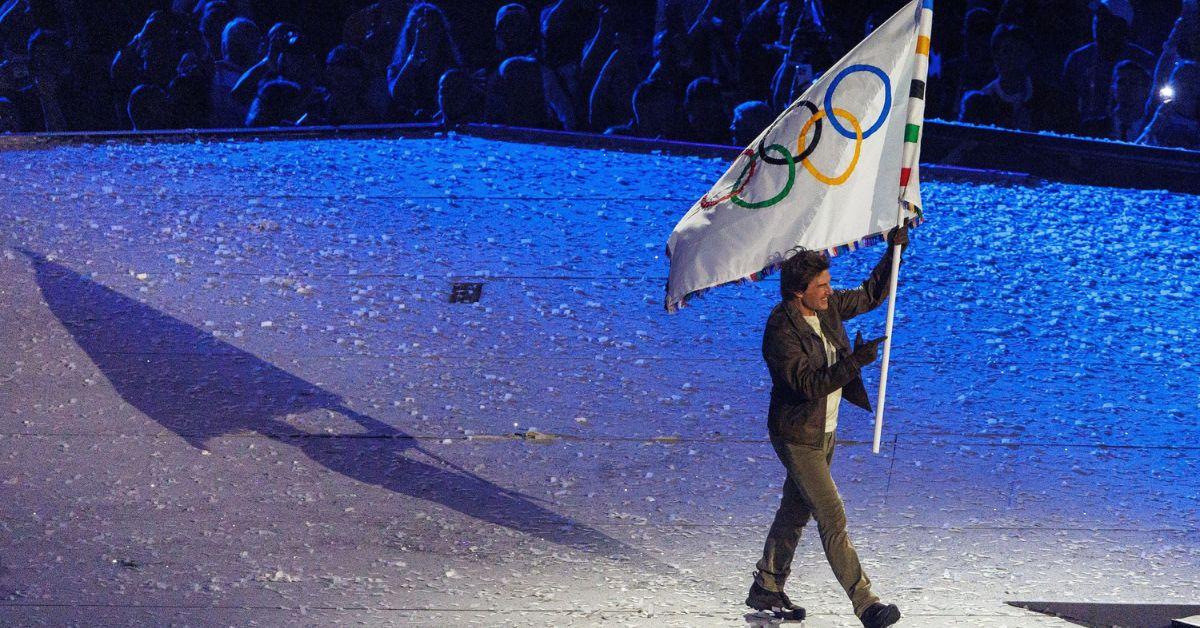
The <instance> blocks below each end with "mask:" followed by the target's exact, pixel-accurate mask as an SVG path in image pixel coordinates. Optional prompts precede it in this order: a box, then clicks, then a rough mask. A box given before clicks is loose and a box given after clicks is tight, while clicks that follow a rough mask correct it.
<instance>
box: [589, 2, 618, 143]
mask: <svg viewBox="0 0 1200 628" xmlns="http://www.w3.org/2000/svg"><path fill="white" fill-rule="evenodd" d="M598 19H599V24H598V25H597V26H596V33H595V34H594V35H592V38H591V39H589V40H588V42H587V44H586V45H585V46H584V47H583V58H582V59H581V60H580V62H579V86H580V90H581V95H588V96H590V92H591V90H592V89H594V88H595V87H594V86H595V85H596V80H597V79H599V78H600V72H601V71H602V70H603V69H604V64H605V63H606V62H607V61H608V58H609V57H610V56H612V52H613V50H614V49H616V46H617V37H618V36H620V35H621V34H620V33H619V32H618V30H617V27H616V26H615V24H616V23H617V21H618V20H617V18H616V17H614V16H612V15H611V11H610V10H609V7H608V5H606V4H601V5H600V10H599V18H598ZM626 119H628V118H626Z"/></svg>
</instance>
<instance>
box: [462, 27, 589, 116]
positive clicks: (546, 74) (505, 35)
mask: <svg viewBox="0 0 1200 628" xmlns="http://www.w3.org/2000/svg"><path fill="white" fill-rule="evenodd" d="M495 32H496V52H497V53H498V54H500V55H502V56H501V58H502V59H506V60H507V59H510V58H512V57H529V58H533V59H535V60H536V59H537V57H536V56H534V48H535V46H534V39H535V38H534V32H533V21H532V19H531V18H530V16H529V12H528V11H527V10H526V9H525V7H523V6H522V5H519V4H506V5H504V6H503V7H500V10H499V11H497V12H496V27H495ZM538 68H539V69H540V70H541V72H542V93H543V94H544V95H545V98H546V103H547V104H548V105H549V106H550V110H551V111H552V112H553V113H554V119H555V120H557V124H556V125H554V126H557V127H558V128H562V129H567V130H574V129H576V128H578V124H577V118H576V117H575V114H576V108H575V103H574V102H573V101H572V100H571V97H570V96H569V95H568V94H567V92H566V91H565V90H564V87H563V84H562V83H561V82H560V81H559V80H558V76H557V75H556V74H555V73H554V70H553V69H551V68H550V67H549V66H547V65H546V64H545V63H542V62H541V61H538ZM499 75H500V71H499V67H497V68H496V69H495V70H493V71H492V72H491V73H490V74H489V75H488V79H487V88H486V90H485V95H486V97H487V98H488V100H487V104H486V105H485V107H484V111H485V118H486V119H488V120H496V119H500V118H503V117H504V114H503V112H500V111H497V110H496V108H498V107H503V106H504V105H503V102H504V98H503V97H501V96H500V88H499V87H498V86H497V81H498V80H499ZM455 80H457V79H455Z"/></svg>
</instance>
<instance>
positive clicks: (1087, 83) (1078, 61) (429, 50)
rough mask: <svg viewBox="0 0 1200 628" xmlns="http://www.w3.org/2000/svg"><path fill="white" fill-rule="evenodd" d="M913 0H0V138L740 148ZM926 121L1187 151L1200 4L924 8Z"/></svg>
mask: <svg viewBox="0 0 1200 628" xmlns="http://www.w3.org/2000/svg"><path fill="white" fill-rule="evenodd" d="M903 4H905V0H856V1H855V2H840V1H839V2H829V1H826V2H825V3H824V4H822V3H821V2H820V1H819V0H658V1H657V2H652V1H651V0H611V1H609V2H595V1H592V0H556V1H549V0H527V1H525V2H519V3H504V2H499V1H494V0H493V1H489V0H471V1H467V0H439V1H438V2H425V1H421V0H382V1H379V2H369V1H365V0H358V1H355V0H341V1H338V0H173V1H172V0H157V1H155V0H124V1H122V2H98V1H92V0H0V55H2V57H0V132H9V131H34V132H45V131H82V130H107V129H138V130H148V129H172V128H204V127H238V126H250V127H269V126H286V125H350V124H370V123H404V122H439V123H443V124H447V125H450V124H456V123H463V122H487V123H496V124H505V125H513V126H524V127H538V128H547V129H564V130H572V131H586V132H595V133H609V134H619V135H631V136H638V137H646V138H665V139H675V140H685V141H692V142H705V143H719V144H734V145H739V146H744V145H748V144H749V143H750V142H751V141H752V140H753V138H754V137H755V136H756V135H757V134H758V133H759V131H761V130H762V129H763V128H764V127H766V126H767V125H768V124H769V123H770V121H771V120H773V119H774V117H775V116H776V115H777V114H778V113H779V112H780V111H782V110H783V109H784V108H785V107H786V106H787V104H788V103H790V102H791V101H792V100H793V99H795V98H796V97H798V96H799V95H800V93H801V92H803V91H804V89H805V88H806V87H807V86H808V85H809V84H810V83H811V82H812V81H813V80H815V79H816V78H818V77H819V76H820V74H821V72H822V71H823V70H825V69H826V68H828V67H829V66H830V65H831V64H832V63H833V62H834V61H836V60H837V59H838V58H840V57H841V56H842V55H843V54H845V53H846V52H847V51H848V50H849V49H850V48H851V47H853V46H854V45H855V44H857V43H858V42H859V41H860V40H861V39H862V38H863V37H864V36H865V35H866V34H867V33H868V32H870V31H871V30H872V29H873V28H874V27H875V26H877V25H878V24H880V23H881V22H882V21H883V20H885V19H887V17H888V16H890V15H891V14H892V13H893V12H895V11H896V10H897V9H899V7H900V6H902V5H903ZM934 15H935V22H934V24H935V25H934V33H935V34H934V38H933V41H934V50H933V54H932V57H931V64H930V80H929V86H930V88H929V93H928V95H927V109H926V117H927V118H940V119H946V120H960V121H964V122H971V123H977V124H989V125H996V126H1001V127H1008V128H1014V129H1021V130H1031V131H1043V130H1044V131H1054V132H1059V133H1072V134H1080V135H1088V136H1094V137H1103V138H1112V139H1118V140H1124V141H1131V142H1133V141H1136V142H1141V143H1147V144H1153V145H1163V146H1176V147H1185V148H1191V149H1200V65H1198V64H1197V61H1198V57H1200V10H1198V9H1197V5H1196V0H1139V1H1137V2H1136V3H1132V2H1131V0H963V1H962V2H941V3H938V5H937V8H936V11H935V13H934Z"/></svg>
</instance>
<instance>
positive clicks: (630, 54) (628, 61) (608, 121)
mask: <svg viewBox="0 0 1200 628" xmlns="http://www.w3.org/2000/svg"><path fill="white" fill-rule="evenodd" d="M639 76H640V70H639V68H638V63H637V55H636V54H635V53H634V51H633V50H632V47H631V46H630V45H628V43H627V42H626V37H625V34H624V33H617V36H616V43H615V48H614V49H613V51H612V53H611V54H609V55H608V60H607V61H605V62H604V67H603V68H601V69H600V75H599V76H598V77H597V78H596V85H595V86H594V87H593V88H592V91H591V94H590V95H589V97H588V126H589V128H591V129H593V130H599V129H608V128H609V127H613V126H617V125H619V124H621V123H622V122H625V121H628V120H631V119H632V118H633V90H634V89H636V88H637V85H638V77H639Z"/></svg>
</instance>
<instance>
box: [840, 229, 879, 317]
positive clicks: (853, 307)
mask: <svg viewBox="0 0 1200 628" xmlns="http://www.w3.org/2000/svg"><path fill="white" fill-rule="evenodd" d="M891 280H892V247H890V246H889V247H887V250H886V251H885V252H884V254H883V258H882V259H880V260H879V262H878V263H877V264H875V269H874V270H872V271H871V276H870V277H867V280H866V281H864V282H862V285H861V286H859V287H857V288H855V289H853V290H835V291H834V292H833V299H832V301H833V306H834V307H835V308H837V311H838V314H840V315H841V317H842V320H846V319H850V318H854V317H855V316H858V315H859V314H865V313H867V312H870V311H871V310H873V309H875V308H877V307H879V304H880V303H883V300H884V299H885V298H887V295H888V284H890V283H891Z"/></svg>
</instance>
